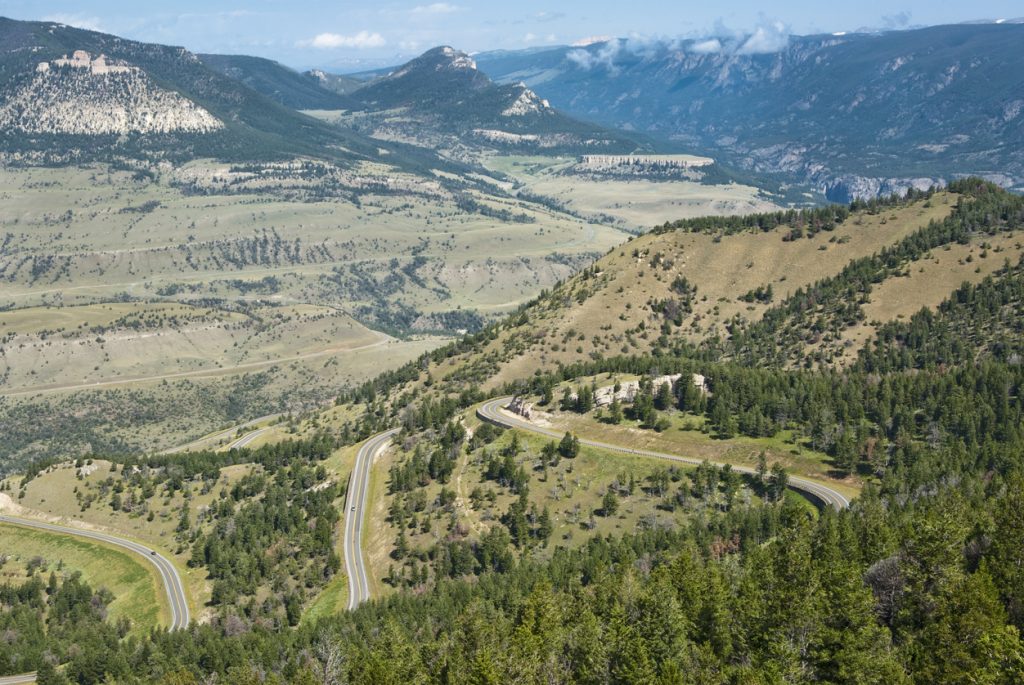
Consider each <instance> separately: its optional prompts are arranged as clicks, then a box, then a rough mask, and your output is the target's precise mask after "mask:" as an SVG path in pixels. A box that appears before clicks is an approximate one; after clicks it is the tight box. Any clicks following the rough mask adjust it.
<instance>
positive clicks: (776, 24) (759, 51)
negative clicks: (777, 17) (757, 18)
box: [736, 20, 792, 55]
mask: <svg viewBox="0 0 1024 685" xmlns="http://www.w3.org/2000/svg"><path fill="white" fill-rule="evenodd" d="M791 33H792V31H791V30H790V28H789V27H788V26H786V25H785V24H783V23H782V22H781V21H764V20H762V21H761V24H760V25H759V26H758V27H757V28H756V29H754V32H753V33H751V34H750V35H749V36H747V38H746V40H744V41H743V43H742V44H741V45H740V47H739V49H738V50H737V51H736V52H737V54H740V55H763V54H767V53H771V52H778V51H779V50H782V49H784V48H785V47H786V46H787V45H789V36H790V34H791Z"/></svg>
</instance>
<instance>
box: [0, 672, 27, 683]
mask: <svg viewBox="0 0 1024 685" xmlns="http://www.w3.org/2000/svg"><path fill="white" fill-rule="evenodd" d="M34 682H36V674H35V673H26V674H25V675H5V676H0V685H23V683H34Z"/></svg>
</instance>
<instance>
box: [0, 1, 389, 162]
mask: <svg viewBox="0 0 1024 685" xmlns="http://www.w3.org/2000/svg"><path fill="white" fill-rule="evenodd" d="M261 73H262V74H264V78H262V79H261V80H260V81H259V82H258V83H257V85H259V86H260V87H265V86H267V84H269V83H273V79H274V77H275V76H276V75H278V74H279V73H280V72H279V71H277V72H275V71H274V70H273V69H269V68H266V67H264V68H263V69H262V71H261ZM279 80H280V81H281V82H282V83H288V81H287V79H283V78H281V79H279ZM314 87H315V84H314ZM294 90H295V89H292V91H289V97H292V98H294V97H296V94H295V92H294ZM329 99H330V100H333V101H337V99H338V96H334V95H331V94H329V93H325V94H324V95H323V96H322V100H323V101H324V102H326V101H327V100H329ZM0 124H2V128H0V151H2V152H7V153H10V154H14V155H16V156H18V158H38V159H42V160H48V161H53V162H63V161H82V160H87V159H97V158H112V157H119V156H120V157H138V156H142V157H147V158H156V159H174V160H184V159H191V158H195V157H204V156H206V157H218V158H222V159H226V160H265V159H278V158H291V157H295V156H300V155H308V156H317V157H321V158H323V157H327V158H331V159H334V160H337V161H352V160H355V159H361V158H367V159H377V158H378V157H379V153H378V150H379V149H380V148H381V147H382V146H381V144H380V143H378V142H375V141H369V140H367V139H366V138H364V137H362V136H360V135H358V134H356V133H354V132H352V131H347V130H342V129H337V128H335V127H332V126H329V125H327V124H324V123H323V122H320V121H317V120H315V119H313V118H310V117H307V116H304V115H302V114H299V113H298V112H296V111H294V110H293V109H291V108H289V107H285V106H283V105H282V104H280V103H279V102H276V101H274V100H273V99H271V97H268V96H267V95H264V94H261V93H258V92H256V91H255V90H253V89H251V88H249V87H247V86H246V85H245V84H244V83H242V82H241V81H238V80H236V79H234V78H229V77H227V76H224V75H223V74H222V73H220V72H219V71H217V70H215V69H212V68H210V67H209V66H207V65H206V64H205V63H204V62H203V61H202V60H200V58H199V57H197V56H196V55H194V54H192V53H190V52H188V51H187V50H185V49H184V48H180V47H171V46H164V45H155V44H147V43H139V42H136V41H131V40H125V39H123V38H119V37H116V36H111V35H107V34H103V33H97V32H95V31H86V30H82V29H76V28H72V27H69V26H65V25H63V24H57V23H53V22H22V21H14V20H11V19H6V18H0ZM390 160H391V161H392V162H393V163H396V164H400V163H402V158H401V155H393V156H392V157H391V158H390Z"/></svg>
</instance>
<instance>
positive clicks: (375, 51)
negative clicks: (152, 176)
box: [0, 0, 1024, 69]
mask: <svg viewBox="0 0 1024 685" xmlns="http://www.w3.org/2000/svg"><path fill="white" fill-rule="evenodd" d="M0 15H3V16H8V17H12V18H15V19H46V20H51V21H60V22H63V23H67V24H73V25H76V26H81V27H84V28H92V29H97V30H101V31H105V32H108V33H115V34H118V35H121V36H125V37H128V38H133V39H136V40H143V41H151V42H158V43H169V44H173V45H183V46H185V47H187V48H189V49H190V50H193V51H195V52H221V53H244V54H253V55H260V56H263V57H270V58H273V59H277V60H279V61H282V62H284V63H286V64H289V65H291V66H295V67H302V68H305V67H311V66H322V67H334V68H336V69H344V68H355V67H358V66H360V65H366V66H379V65H382V64H392V63H395V62H396V61H398V60H399V59H402V58H404V57H408V56H412V55H414V54H418V53H419V52H422V51H424V50H426V49H427V48H430V47H433V46H435V45H441V44H448V45H454V46H456V47H459V48H462V49H464V50H468V51H482V50H493V49H498V48H510V49H515V48H524V47H530V46H537V45H545V44H565V43H573V42H576V41H579V40H582V39H586V38H588V37H591V36H619V37H629V36H639V37H645V38H669V37H679V36H684V37H699V36H707V35H710V34H713V33H716V32H722V31H724V30H731V31H743V32H754V31H757V30H758V28H759V27H762V29H763V30H770V31H772V32H775V33H778V32H780V31H782V32H792V33H799V34H806V33H818V32H833V31H849V30H854V29H857V28H861V27H873V28H905V27H908V26H918V25H931V24H943V23H953V22H959V21H968V20H975V19H999V18H1014V17H1019V16H1021V15H1024V3H1022V1H1021V0H976V1H975V2H957V3H954V2H948V1H946V0H858V1H857V2H822V0H772V1H770V2H769V0H718V2H708V1H707V0H703V1H702V2H693V1H692V0H634V1H632V2H622V1H621V0H617V1H615V2H611V1H603V0H569V1H567V2H566V1H562V2H552V1H538V0H514V1H512V2H495V1H494V0H489V1H477V0H451V2H431V0H421V1H420V2H417V1H416V0H411V1H409V2H391V1H389V0H381V1H379V2H348V1H344V0H340V1H334V2H330V1H327V0H249V1H248V2H239V1H238V0H174V1H173V2H159V1H155V2H154V1H146V0H141V1H140V0H131V1H124V0H0Z"/></svg>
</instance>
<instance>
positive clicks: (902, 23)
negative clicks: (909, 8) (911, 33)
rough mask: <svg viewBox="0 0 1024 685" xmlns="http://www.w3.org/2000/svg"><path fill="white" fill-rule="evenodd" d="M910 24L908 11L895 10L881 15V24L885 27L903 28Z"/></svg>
mask: <svg viewBox="0 0 1024 685" xmlns="http://www.w3.org/2000/svg"><path fill="white" fill-rule="evenodd" d="M908 24H910V12H897V13H896V14H887V15H885V16H884V17H882V26H884V27H885V28H887V29H905V28H906V27H907V25H908Z"/></svg>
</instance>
